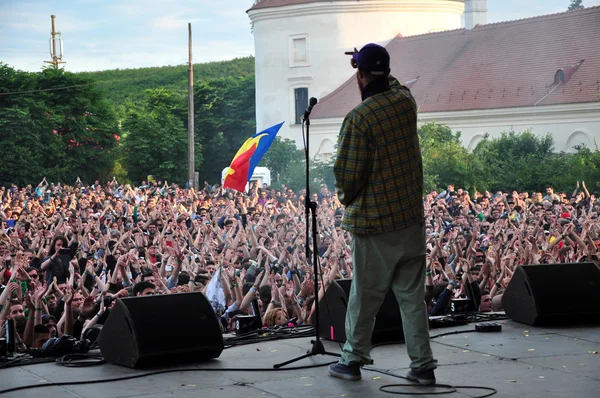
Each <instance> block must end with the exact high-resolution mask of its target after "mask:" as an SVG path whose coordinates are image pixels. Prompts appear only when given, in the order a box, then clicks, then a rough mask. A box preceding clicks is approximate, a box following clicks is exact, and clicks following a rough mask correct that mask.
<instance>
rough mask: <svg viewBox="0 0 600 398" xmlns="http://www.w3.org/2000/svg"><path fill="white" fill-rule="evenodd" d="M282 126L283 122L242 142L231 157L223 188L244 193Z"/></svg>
mask: <svg viewBox="0 0 600 398" xmlns="http://www.w3.org/2000/svg"><path fill="white" fill-rule="evenodd" d="M282 125H283V122H281V123H279V124H276V125H274V126H271V127H269V128H268V129H266V130H263V131H261V132H260V133H256V134H254V135H253V136H252V137H250V138H248V139H247V140H246V142H244V144H243V145H242V147H241V148H240V149H239V150H238V151H237V153H236V154H235V156H234V157H233V160H232V161H231V165H230V166H229V170H227V174H226V175H225V181H224V182H223V187H224V188H233V189H235V190H236V191H239V192H244V191H245V189H246V183H247V182H248V181H249V180H250V178H251V177H252V174H253V173H254V169H255V168H256V166H258V163H259V162H260V160H261V159H262V158H263V156H264V155H265V153H267V150H268V149H269V148H270V147H271V144H272V143H273V140H274V139H275V137H276V136H277V133H278V132H279V129H280V128H281V126H282Z"/></svg>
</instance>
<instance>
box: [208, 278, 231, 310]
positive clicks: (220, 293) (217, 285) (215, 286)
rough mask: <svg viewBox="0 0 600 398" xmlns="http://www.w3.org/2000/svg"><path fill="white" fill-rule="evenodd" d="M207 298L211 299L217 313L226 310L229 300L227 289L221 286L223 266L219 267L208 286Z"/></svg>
mask: <svg viewBox="0 0 600 398" xmlns="http://www.w3.org/2000/svg"><path fill="white" fill-rule="evenodd" d="M206 298H208V301H210V304H211V305H212V307H213V309H214V310H215V312H216V313H220V312H223V311H225V309H226V306H227V301H226V300H225V291H224V290H223V287H222V286H221V268H220V267H219V268H218V269H217V270H216V271H215V273H214V275H213V277H212V278H211V280H210V282H208V285H207V286H206Z"/></svg>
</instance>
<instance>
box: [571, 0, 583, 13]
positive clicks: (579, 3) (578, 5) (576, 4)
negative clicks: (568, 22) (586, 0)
mask: <svg viewBox="0 0 600 398" xmlns="http://www.w3.org/2000/svg"><path fill="white" fill-rule="evenodd" d="M582 8H585V7H584V6H583V0H571V5H569V11H573V10H580V9H582Z"/></svg>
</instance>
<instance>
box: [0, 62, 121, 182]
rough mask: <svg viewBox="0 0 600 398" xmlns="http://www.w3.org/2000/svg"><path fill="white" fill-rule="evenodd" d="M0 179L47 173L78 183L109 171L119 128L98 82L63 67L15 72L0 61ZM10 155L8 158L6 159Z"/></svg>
mask: <svg viewBox="0 0 600 398" xmlns="http://www.w3.org/2000/svg"><path fill="white" fill-rule="evenodd" d="M0 92H3V93H6V95H2V96H0V152H1V153H3V154H4V156H6V157H7V158H6V160H5V161H4V162H0V175H1V176H2V181H0V183H2V184H7V183H17V184H30V183H32V182H35V181H39V180H41V179H42V178H43V177H44V176H46V177H48V179H49V180H53V181H62V182H70V183H72V182H74V181H75V180H76V178H77V177H78V176H80V177H81V178H82V180H83V181H91V180H94V179H97V178H102V177H105V176H107V175H108V174H109V173H110V171H111V170H112V168H113V165H114V158H113V157H114V153H113V152H114V150H115V148H116V146H117V144H118V138H119V135H118V133H119V130H118V127H117V121H116V118H115V115H114V113H113V112H112V108H111V107H110V105H109V104H108V103H107V102H106V101H105V100H104V98H103V96H102V94H101V93H100V91H99V90H98V89H97V88H96V86H95V84H94V82H93V81H92V80H91V79H89V78H85V77H82V76H78V75H75V74H73V73H69V72H65V71H63V70H61V69H52V68H46V69H44V70H43V71H42V72H36V73H29V72H22V71H17V70H15V69H13V68H11V67H9V66H8V65H4V64H0ZM8 159H10V161H8Z"/></svg>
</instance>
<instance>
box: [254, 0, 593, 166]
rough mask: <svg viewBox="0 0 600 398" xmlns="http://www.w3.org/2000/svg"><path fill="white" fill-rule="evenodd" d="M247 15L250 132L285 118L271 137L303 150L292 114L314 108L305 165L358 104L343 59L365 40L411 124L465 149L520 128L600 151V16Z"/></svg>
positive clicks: (436, 0)
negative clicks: (395, 84) (406, 92)
mask: <svg viewBox="0 0 600 398" xmlns="http://www.w3.org/2000/svg"><path fill="white" fill-rule="evenodd" d="M463 11H464V21H465V26H466V28H465V29H462V28H461V18H462V16H463V15H462V14H463ZM248 15H249V16H250V19H251V20H252V23H253V25H254V34H255V47H256V115H257V116H256V117H257V127H258V128H263V127H265V126H269V125H272V124H275V123H278V122H280V121H282V120H285V121H286V125H284V126H287V127H286V128H285V129H284V128H282V130H281V132H280V135H281V136H282V137H285V138H291V139H294V140H295V141H296V142H297V143H299V144H300V143H301V142H302V140H301V134H300V125H299V124H298V123H297V122H299V116H300V114H301V113H302V112H303V111H304V109H305V108H306V104H307V102H308V98H309V97H313V96H314V97H317V98H319V104H318V105H317V106H315V107H314V110H313V113H312V119H311V120H312V125H311V148H310V152H311V155H312V156H314V157H317V158H322V159H327V158H329V157H330V156H331V155H332V154H333V151H334V143H335V142H336V141H337V135H338V132H339V129H340V126H341V123H342V120H343V117H344V116H345V114H346V113H347V112H348V111H349V110H350V109H352V108H353V107H354V106H355V105H356V104H358V103H359V102H360V95H359V92H358V88H357V86H356V81H355V78H354V70H353V69H352V68H351V67H350V65H349V57H348V56H347V55H344V52H345V51H349V50H351V49H353V48H354V47H357V48H360V47H361V46H362V45H364V44H366V43H368V42H376V43H380V44H382V45H385V46H386V47H387V48H388V51H389V52H390V55H391V64H392V65H391V69H392V74H393V75H394V76H396V77H397V78H398V79H399V80H400V81H403V82H410V83H408V85H409V86H410V87H411V90H412V92H413V95H414V96H415V98H416V100H417V103H418V104H419V119H420V122H421V123H426V122H430V121H435V122H437V123H439V124H446V125H449V126H450V127H451V128H452V129H453V130H455V131H462V139H463V141H464V144H465V145H466V146H467V147H468V148H471V149H472V148H474V147H475V146H476V144H477V143H478V142H479V141H480V140H481V139H482V138H483V136H484V135H485V134H490V136H492V137H493V136H498V135H499V134H500V133H501V132H503V131H510V130H514V131H522V130H525V129H527V128H531V129H532V130H533V132H534V133H537V134H540V135H545V134H547V133H551V134H552V135H553V137H554V140H555V149H556V150H558V151H563V150H564V151H570V150H572V147H573V146H574V145H578V144H581V143H584V144H586V145H588V146H590V147H596V142H599V143H600V102H598V93H599V92H600V51H598V45H597V43H600V22H599V21H600V7H592V8H587V9H583V10H578V11H571V12H565V13H559V14H553V15H546V16H541V17H536V18H529V19H524V20H519V21H510V22H503V23H496V24H489V25H485V20H486V17H485V15H486V1H485V0H465V1H464V2H463V1H462V0H423V1H419V2H415V1H413V0H362V1H350V0H287V1H286V0H262V1H260V2H258V3H257V4H256V5H255V6H254V7H252V8H251V9H250V10H249V11H248ZM581 61H583V62H581Z"/></svg>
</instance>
